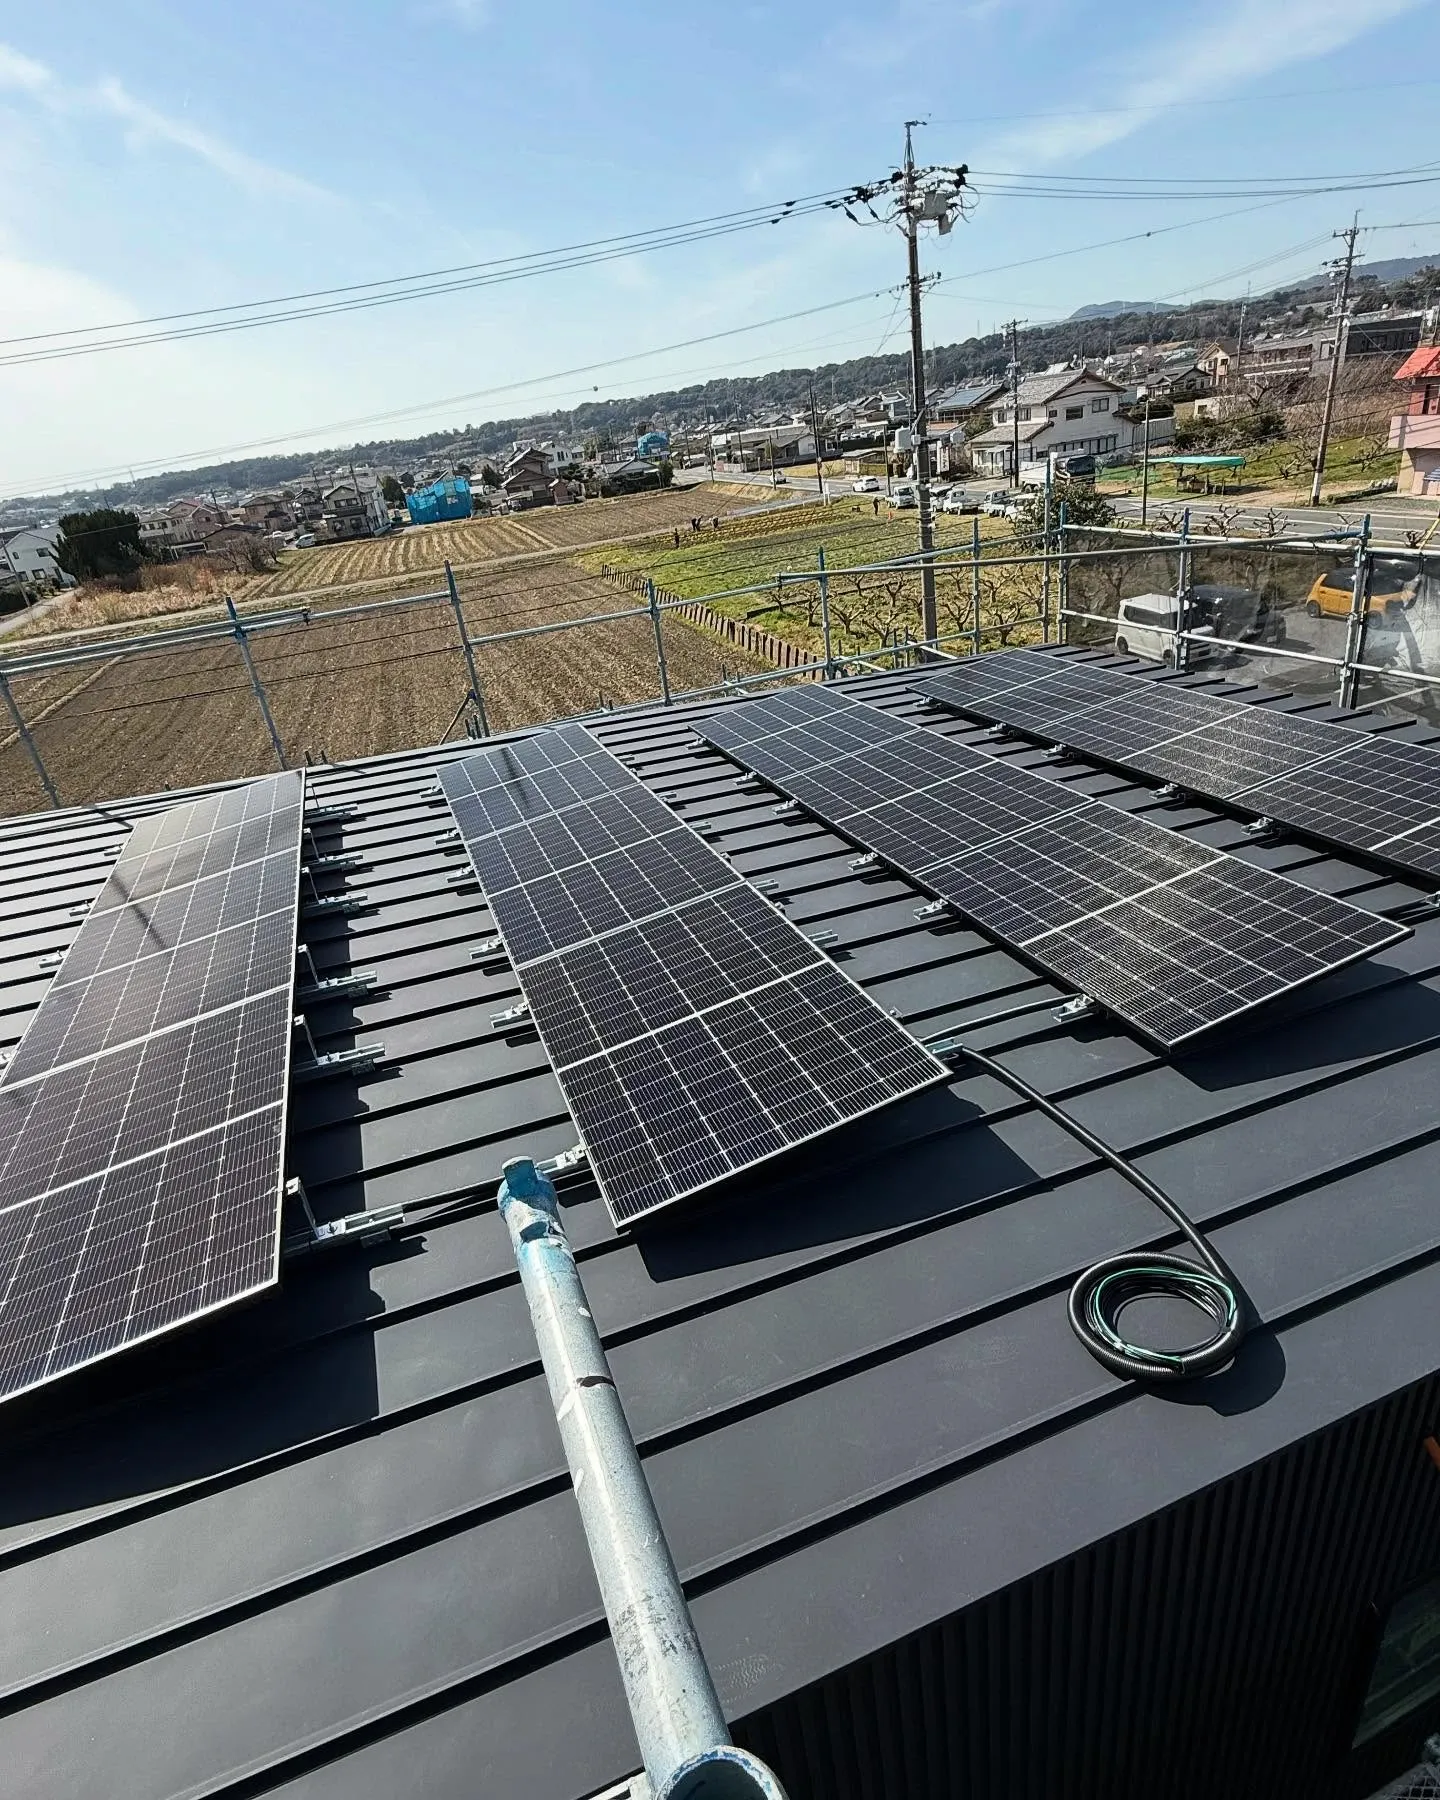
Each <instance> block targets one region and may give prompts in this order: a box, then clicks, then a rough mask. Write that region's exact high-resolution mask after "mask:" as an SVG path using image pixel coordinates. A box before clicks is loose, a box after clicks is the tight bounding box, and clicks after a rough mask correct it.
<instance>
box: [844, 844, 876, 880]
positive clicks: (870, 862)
mask: <svg viewBox="0 0 1440 1800" xmlns="http://www.w3.org/2000/svg"><path fill="white" fill-rule="evenodd" d="M850 867H851V868H852V869H853V870H854V871H855V873H856V874H857V875H863V874H864V873H865V872H866V871H867V870H868V869H878V868H879V867H880V853H879V851H877V850H867V851H866V852H865V854H864V855H863V856H852V857H851V858H850Z"/></svg>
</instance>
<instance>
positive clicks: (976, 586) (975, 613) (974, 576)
mask: <svg viewBox="0 0 1440 1800" xmlns="http://www.w3.org/2000/svg"><path fill="white" fill-rule="evenodd" d="M970 551H971V556H970V654H971V655H972V656H978V655H979V654H980V515H979V513H976V514H975V516H974V517H973V518H972V519H971V521H970Z"/></svg>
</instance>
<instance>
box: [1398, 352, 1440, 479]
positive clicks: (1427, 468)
mask: <svg viewBox="0 0 1440 1800" xmlns="http://www.w3.org/2000/svg"><path fill="white" fill-rule="evenodd" d="M1395 379H1396V381H1398V382H1400V383H1401V384H1402V385H1403V387H1404V388H1405V390H1406V393H1405V410H1404V411H1403V412H1399V413H1396V414H1395V416H1394V417H1393V418H1392V419H1391V421H1390V448H1391V449H1392V450H1398V451H1399V452H1400V473H1399V477H1398V479H1397V482H1396V489H1397V492H1399V493H1402V494H1426V495H1434V496H1435V497H1436V498H1440V345H1437V344H1427V345H1424V346H1422V347H1421V348H1420V349H1418V350H1416V351H1415V352H1414V353H1413V355H1411V356H1409V357H1407V358H1406V360H1405V361H1404V362H1403V363H1401V365H1400V367H1399V368H1398V369H1397V370H1396V372H1395Z"/></svg>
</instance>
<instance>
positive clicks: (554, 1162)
mask: <svg viewBox="0 0 1440 1800" xmlns="http://www.w3.org/2000/svg"><path fill="white" fill-rule="evenodd" d="M589 1160H590V1152H589V1151H588V1150H587V1149H586V1148H585V1146H584V1145H583V1144H572V1145H571V1146H570V1148H569V1149H568V1150H562V1151H561V1152H560V1154H559V1155H558V1156H552V1157H551V1158H550V1160H549V1162H543V1163H537V1164H536V1167H537V1168H538V1169H540V1170H541V1172H542V1173H543V1174H546V1175H563V1174H565V1172H566V1171H567V1170H568V1169H578V1168H580V1167H581V1166H582V1165H583V1164H584V1163H588V1162H589Z"/></svg>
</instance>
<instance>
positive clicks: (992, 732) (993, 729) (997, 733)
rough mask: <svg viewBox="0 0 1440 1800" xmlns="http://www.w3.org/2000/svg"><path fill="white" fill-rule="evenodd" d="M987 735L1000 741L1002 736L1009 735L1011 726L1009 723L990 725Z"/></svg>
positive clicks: (987, 728) (986, 731)
mask: <svg viewBox="0 0 1440 1800" xmlns="http://www.w3.org/2000/svg"><path fill="white" fill-rule="evenodd" d="M985 735H986V737H987V738H993V739H994V740H995V741H996V742H997V743H998V742H999V741H1000V739H1001V738H1007V737H1009V735H1010V727H1009V726H1008V725H990V726H987V727H986V730H985Z"/></svg>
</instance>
